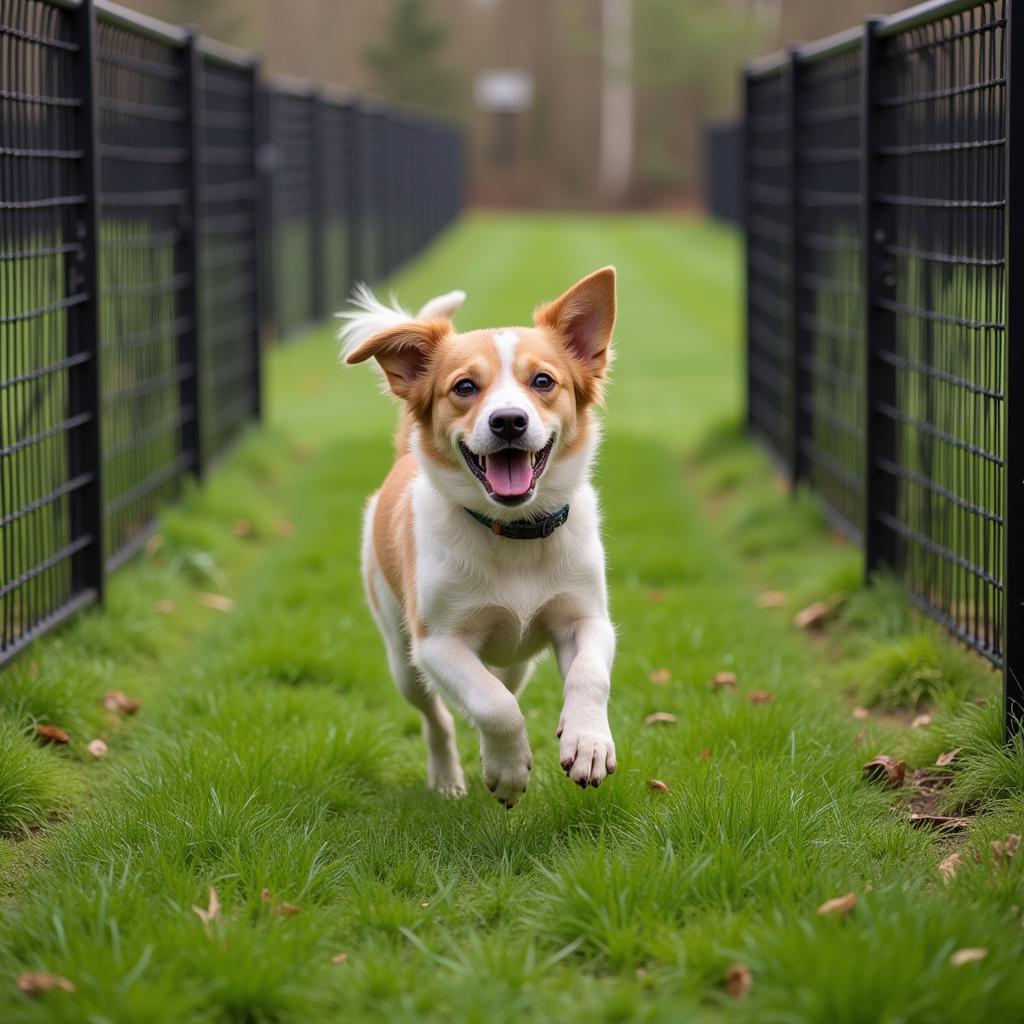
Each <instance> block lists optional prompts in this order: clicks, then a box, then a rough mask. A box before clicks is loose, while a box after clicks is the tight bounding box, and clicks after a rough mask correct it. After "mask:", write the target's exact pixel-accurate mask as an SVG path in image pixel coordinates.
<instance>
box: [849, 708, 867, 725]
mask: <svg viewBox="0 0 1024 1024" xmlns="http://www.w3.org/2000/svg"><path fill="white" fill-rule="evenodd" d="M851 713H852V714H853V717H854V718H855V719H856V720H857V721H858V722H866V721H867V720H868V719H869V718H870V717H871V712H870V711H868V709H867V708H854V709H853V711H852V712H851Z"/></svg>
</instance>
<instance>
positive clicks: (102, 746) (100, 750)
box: [86, 739, 107, 761]
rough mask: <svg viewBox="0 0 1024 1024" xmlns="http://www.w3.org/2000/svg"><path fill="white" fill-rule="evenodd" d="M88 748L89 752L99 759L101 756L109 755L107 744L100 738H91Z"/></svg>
mask: <svg viewBox="0 0 1024 1024" xmlns="http://www.w3.org/2000/svg"><path fill="white" fill-rule="evenodd" d="M86 750H88V751H89V753H90V754H92V756H93V757H95V758H96V760H97V761H98V760H99V759H100V758H101V757H106V756H107V745H106V743H104V742H103V740H100V739H95V740H90V741H89V745H88V746H87V747H86Z"/></svg>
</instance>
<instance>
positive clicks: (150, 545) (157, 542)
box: [143, 533, 164, 558]
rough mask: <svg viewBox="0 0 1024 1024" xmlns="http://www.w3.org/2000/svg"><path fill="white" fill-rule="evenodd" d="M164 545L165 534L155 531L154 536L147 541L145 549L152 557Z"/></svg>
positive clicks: (148, 555)
mask: <svg viewBox="0 0 1024 1024" xmlns="http://www.w3.org/2000/svg"><path fill="white" fill-rule="evenodd" d="M163 546H164V537H163V534H162V533H154V534H153V536H152V537H150V538H149V540H147V541H146V546H145V547H144V548H143V551H145V552H146V555H147V557H149V558H152V557H153V556H154V555H155V554H156V553H157V552H158V551H159V550H160V549H161V548H162V547H163Z"/></svg>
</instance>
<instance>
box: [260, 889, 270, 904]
mask: <svg viewBox="0 0 1024 1024" xmlns="http://www.w3.org/2000/svg"><path fill="white" fill-rule="evenodd" d="M270 901H271V900H270V890H269V889H268V888H267V887H266V886H264V887H263V891H262V892H261V893H260V902H261V903H270Z"/></svg>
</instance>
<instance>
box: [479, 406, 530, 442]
mask: <svg viewBox="0 0 1024 1024" xmlns="http://www.w3.org/2000/svg"><path fill="white" fill-rule="evenodd" d="M487 422H488V423H489V424H490V427H491V433H492V434H493V435H494V436H495V437H500V438H501V439H502V441H514V440H515V439H516V438H517V437H522V436H523V434H525V433H526V428H527V426H528V425H529V421H528V420H527V418H526V413H525V412H523V411H522V410H521V409H495V410H494V412H492V413H491V418H490V419H489V420H488V421H487Z"/></svg>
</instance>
